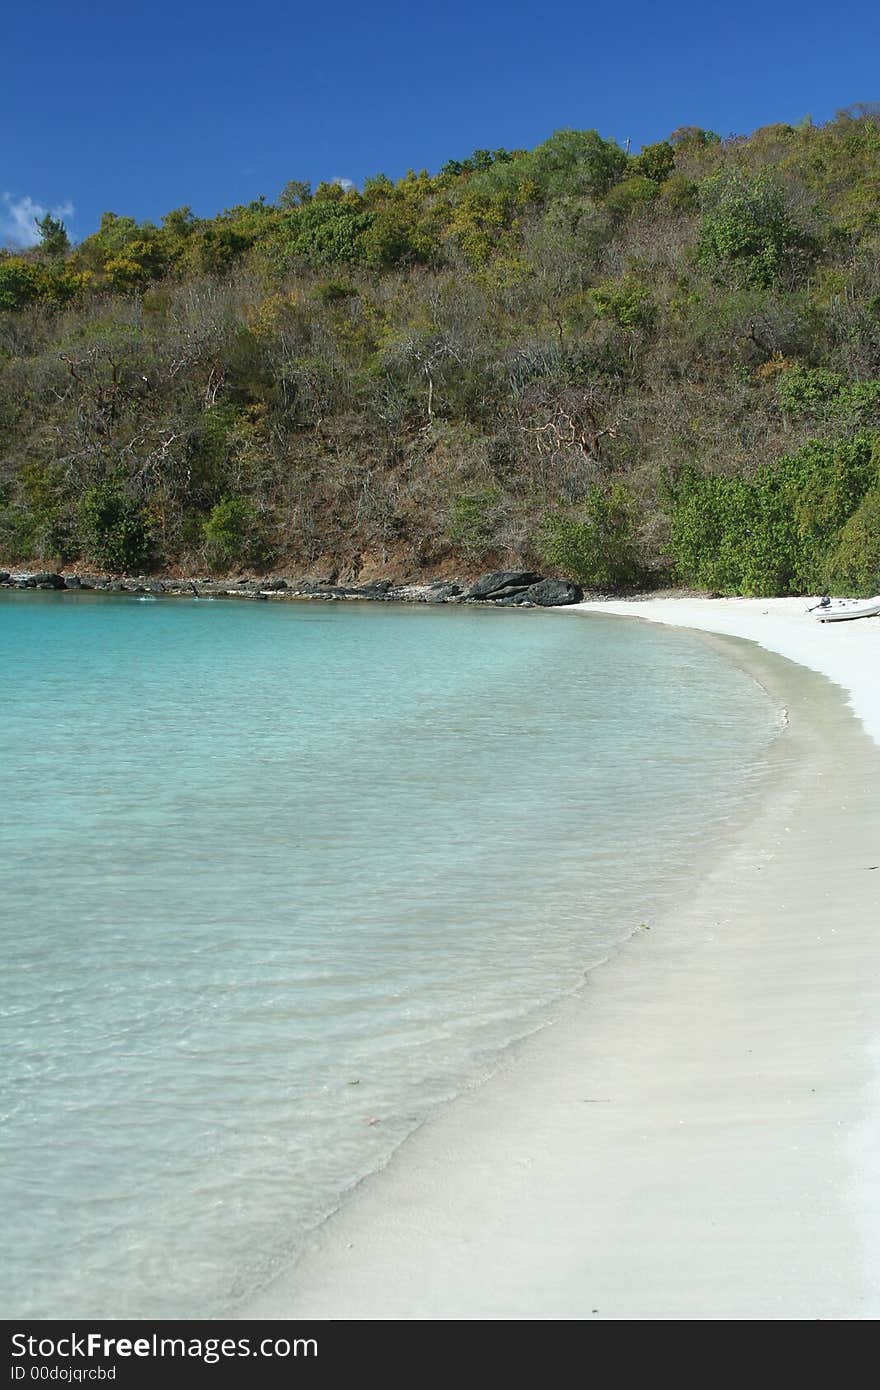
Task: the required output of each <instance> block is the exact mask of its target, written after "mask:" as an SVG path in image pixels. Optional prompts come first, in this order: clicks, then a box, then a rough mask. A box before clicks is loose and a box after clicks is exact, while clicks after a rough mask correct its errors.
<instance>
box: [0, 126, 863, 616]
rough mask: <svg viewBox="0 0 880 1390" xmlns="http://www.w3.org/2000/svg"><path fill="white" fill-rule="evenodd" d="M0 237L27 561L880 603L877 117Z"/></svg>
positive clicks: (295, 188) (0, 390)
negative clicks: (543, 573)
mask: <svg viewBox="0 0 880 1390" xmlns="http://www.w3.org/2000/svg"><path fill="white" fill-rule="evenodd" d="M40 237H41V241H40V245H39V246H37V247H36V248H35V249H34V250H33V251H28V252H25V253H14V254H13V253H6V252H4V253H0V437H2V459H0V558H3V559H4V560H7V561H10V560H31V561H36V560H38V561H40V562H41V563H42V564H44V565H45V564H48V563H50V562H53V561H54V562H58V563H62V562H70V561H72V560H74V559H82V560H84V561H86V562H87V563H91V564H96V565H100V566H103V567H106V568H108V569H113V570H124V569H127V570H137V569H142V568H146V567H161V566H164V567H192V568H198V569H205V568H210V569H213V570H215V571H223V572H227V571H231V570H238V569H250V570H257V571H260V572H262V571H264V570H265V569H267V568H269V567H274V568H277V569H290V570H292V571H294V572H298V573H304V572H311V573H313V574H319V573H320V574H329V573H332V572H337V573H338V574H339V575H340V576H345V577H349V578H351V577H357V576H358V575H361V574H363V575H367V574H368V573H370V572H373V573H377V572H383V573H388V574H396V575H397V576H403V575H407V576H414V575H417V574H418V573H420V572H434V573H436V572H440V571H445V572H447V573H452V572H454V571H459V572H461V571H473V570H476V569H479V568H481V567H483V568H485V567H491V566H493V565H496V564H511V565H514V564H515V565H522V566H528V567H531V566H538V567H543V568H545V569H547V568H550V569H555V570H557V571H558V572H565V573H568V574H570V575H572V576H574V577H578V578H581V579H583V580H584V581H585V582H587V583H588V584H591V585H595V586H596V587H601V588H610V587H614V586H620V585H630V584H636V583H646V582H657V581H659V580H661V579H662V580H673V581H677V582H685V583H690V584H695V585H698V586H700V587H705V588H712V589H716V590H718V591H721V592H744V593H770V592H774V593H775V592H778V593H788V592H804V591H811V590H816V589H825V588H831V587H834V588H836V589H838V590H840V591H843V590H849V591H852V592H861V591H864V590H870V591H876V590H880V529H878V527H880V447H878V440H880V116H878V114H877V113H876V112H873V111H871V110H867V109H853V110H850V111H848V112H844V113H842V114H840V115H839V116H838V117H837V118H836V119H835V120H834V121H832V122H830V123H829V124H827V125H825V126H821V127H820V126H815V125H813V124H812V123H811V122H810V121H809V120H807V121H805V122H804V123H803V124H801V125H800V126H797V127H791V126H784V125H777V126H771V127H768V128H766V129H763V130H759V131H757V132H756V133H755V134H754V135H752V136H750V137H748V138H745V137H735V138H730V139H726V140H721V139H719V138H718V137H717V136H716V135H714V134H712V133H711V132H706V131H703V130H698V129H693V128H686V129H682V130H679V131H676V132H675V133H674V134H673V135H672V136H670V138H669V140H668V141H663V142H661V143H659V144H656V145H652V146H649V147H648V148H646V149H644V150H642V151H641V152H640V153H638V154H628V153H626V152H624V151H623V150H622V149H620V148H619V147H618V146H617V145H616V144H614V143H613V142H611V141H607V140H604V139H602V138H601V137H600V136H599V135H598V134H596V133H595V132H594V131H571V130H567V131H559V132H557V133H556V134H555V135H553V136H552V137H551V138H550V139H549V140H547V141H546V142H545V143H544V144H542V145H540V146H539V147H538V148H537V149H535V150H531V151H506V150H495V151H477V152H476V153H475V154H474V155H473V156H472V157H471V158H470V159H466V160H463V161H451V162H450V163H449V164H447V165H446V166H445V167H444V168H443V169H442V170H441V171H440V173H439V174H437V175H435V176H430V175H428V174H427V173H425V172H423V173H420V174H409V175H407V177H406V178H404V179H402V180H400V181H399V182H397V183H392V182H391V181H389V180H388V179H387V178H384V177H383V176H379V177H377V178H374V179H371V180H369V181H367V183H366V184H365V185H364V188H363V189H362V190H360V191H358V190H349V189H346V188H343V187H341V186H339V185H337V184H322V185H321V186H320V187H318V188H317V189H315V190H314V191H312V190H311V189H310V188H309V187H308V185H306V184H303V183H296V182H292V183H289V184H288V185H287V186H286V188H285V189H284V191H283V192H282V194H281V196H280V197H279V199H278V200H277V202H276V203H274V204H271V203H268V202H265V201H264V200H262V199H261V200H259V201H258V202H254V203H251V204H249V205H247V206H244V207H235V208H232V209H230V210H228V211H226V212H224V213H222V214H220V215H219V216H217V217H214V218H211V219H201V218H198V217H195V216H194V215H193V214H192V213H191V212H190V210H189V209H188V208H182V209H179V210H177V211H175V212H171V213H169V214H168V216H167V217H165V218H164V220H163V221H162V223H161V225H158V226H155V225H153V224H151V223H140V224H139V223H136V222H134V221H133V220H132V219H130V218H127V217H123V216H116V215H114V214H111V213H107V214H106V215H105V216H104V218H103V219H102V222H101V226H100V229H99V230H98V231H97V232H96V233H95V234H94V235H93V236H90V237H88V238H87V239H86V240H85V241H84V242H82V243H81V244H80V245H78V246H76V247H71V246H70V245H69V243H68V238H67V234H66V231H65V229H64V227H63V225H62V224H61V223H60V222H58V221H57V220H56V219H53V218H51V217H46V218H44V219H43V221H42V222H41V224H40Z"/></svg>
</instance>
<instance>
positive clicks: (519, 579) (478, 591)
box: [468, 570, 541, 598]
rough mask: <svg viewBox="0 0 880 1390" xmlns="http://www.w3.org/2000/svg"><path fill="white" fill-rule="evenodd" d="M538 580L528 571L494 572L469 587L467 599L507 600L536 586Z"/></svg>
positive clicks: (538, 576)
mask: <svg viewBox="0 0 880 1390" xmlns="http://www.w3.org/2000/svg"><path fill="white" fill-rule="evenodd" d="M540 578H541V576H540V575H539V574H533V573H532V572H531V571H530V570H495V571H493V573H492V574H484V575H483V576H482V578H480V579H478V580H477V582H476V584H472V585H471V587H470V589H469V590H468V598H507V597H509V596H510V595H511V594H517V593H522V592H523V590H525V589H528V587H529V586H530V585H531V584H537V583H538V581H539V580H540Z"/></svg>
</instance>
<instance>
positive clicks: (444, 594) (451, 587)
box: [425, 584, 461, 603]
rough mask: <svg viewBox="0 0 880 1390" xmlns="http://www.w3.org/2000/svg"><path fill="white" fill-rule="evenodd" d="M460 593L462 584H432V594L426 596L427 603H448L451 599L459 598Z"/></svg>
mask: <svg viewBox="0 0 880 1390" xmlns="http://www.w3.org/2000/svg"><path fill="white" fill-rule="evenodd" d="M460 593H461V585H460V584H432V585H431V590H430V593H428V594H426V595H425V602H426V603H448V602H449V600H450V599H451V598H458V596H459V594H460Z"/></svg>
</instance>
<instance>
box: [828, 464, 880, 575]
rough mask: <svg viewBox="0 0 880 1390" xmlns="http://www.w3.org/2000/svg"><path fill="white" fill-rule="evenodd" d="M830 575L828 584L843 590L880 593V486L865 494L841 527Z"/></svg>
mask: <svg viewBox="0 0 880 1390" xmlns="http://www.w3.org/2000/svg"><path fill="white" fill-rule="evenodd" d="M829 578H830V580H831V583H830V584H829V586H828V587H829V588H832V587H833V588H835V589H837V590H839V591H840V592H844V593H852V594H862V595H873V594H877V593H880V485H878V486H875V487H872V488H871V489H870V491H868V492H867V493H866V494H865V496H864V497H863V498H862V501H861V504H860V506H859V508H858V511H856V512H853V514H852V516H851V517H850V518H849V520H848V521H847V523H846V525H845V526H844V527H843V529H842V530H841V532H840V537H839V540H838V544H837V549H836V550H835V552H834V555H833V557H832V559H831V565H830V574H829Z"/></svg>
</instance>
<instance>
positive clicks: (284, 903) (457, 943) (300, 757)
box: [0, 594, 779, 1317]
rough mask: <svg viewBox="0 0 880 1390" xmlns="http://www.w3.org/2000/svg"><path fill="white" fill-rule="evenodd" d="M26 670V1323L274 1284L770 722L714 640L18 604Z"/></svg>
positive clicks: (18, 1076) (470, 1069)
mask: <svg viewBox="0 0 880 1390" xmlns="http://www.w3.org/2000/svg"><path fill="white" fill-rule="evenodd" d="M0 671H2V681H0V773H2V784H3V792H4V795H3V816H2V821H0V852H2V872H3V885H2V899H0V906H2V917H3V926H2V933H3V957H4V961H5V968H4V971H3V978H2V1001H0V1003H2V1027H3V1034H4V1039H3V1046H2V1069H3V1078H2V1098H0V1107H2V1115H0V1120H2V1132H0V1142H2V1149H3V1162H2V1167H0V1207H2V1212H3V1223H4V1228H5V1241H4V1245H5V1252H6V1253H5V1258H4V1260H3V1261H2V1263H0V1300H2V1306H3V1308H4V1312H5V1315H6V1316H7V1317H12V1316H22V1315H31V1316H37V1317H40V1316H42V1317H50V1316H56V1317H57V1316H65V1317H86V1316H98V1315H100V1316H105V1317H106V1316H110V1317H124V1316H134V1317H161V1316H169V1317H185V1316H196V1315H205V1316H211V1315H216V1314H219V1313H222V1312H223V1311H224V1310H225V1309H226V1308H228V1307H229V1306H230V1305H231V1304H232V1303H233V1302H234V1301H235V1300H236V1299H237V1298H239V1297H241V1296H243V1295H246V1294H247V1293H249V1292H250V1291H252V1290H254V1289H256V1287H258V1285H259V1284H260V1282H261V1281H263V1280H264V1279H265V1278H266V1277H267V1276H268V1274H269V1273H270V1272H271V1271H272V1269H273V1267H275V1266H276V1265H277V1264H278V1262H280V1261H283V1260H284V1259H285V1258H287V1257H288V1256H289V1255H290V1253H291V1252H292V1251H293V1250H295V1248H296V1242H297V1238H298V1237H299V1236H301V1235H302V1233H303V1232H304V1231H306V1230H308V1229H310V1228H311V1227H312V1226H313V1225H314V1224H315V1222H316V1221H318V1220H319V1219H320V1218H321V1217H322V1216H323V1215H325V1214H326V1213H327V1212H328V1211H329V1210H330V1209H332V1207H333V1206H334V1205H335V1204H336V1203H337V1202H338V1200H339V1196H340V1194H341V1193H342V1192H343V1191H344V1189H345V1188H346V1187H347V1186H349V1185H351V1184H352V1183H353V1182H354V1181H355V1180H356V1179H357V1178H359V1177H361V1176H362V1175H364V1174H365V1173H367V1172H369V1171H371V1170H372V1169H373V1168H375V1167H376V1166H378V1165H379V1164H381V1163H382V1162H384V1161H385V1159H386V1158H387V1156H388V1155H389V1153H390V1152H391V1150H392V1149H393V1148H394V1147H395V1145H396V1144H397V1143H399V1141H400V1139H401V1138H402V1137H403V1136H404V1135H405V1134H407V1133H408V1132H409V1131H410V1130H411V1129H412V1128H413V1127H414V1126H415V1125H416V1124H417V1123H418V1122H419V1121H420V1120H421V1119H422V1118H424V1116H425V1114H426V1113H427V1112H428V1111H429V1110H430V1108H431V1106H432V1105H434V1104H436V1103H437V1102H438V1101H439V1100H441V1099H443V1098H446V1097H448V1096H450V1095H453V1094H455V1092H456V1091H458V1090H460V1089H461V1088H462V1086H463V1085H465V1084H467V1081H468V1079H469V1078H472V1077H473V1076H475V1075H476V1074H478V1072H479V1070H480V1068H484V1067H485V1066H486V1065H487V1064H489V1063H490V1062H491V1057H492V1056H493V1055H494V1054H496V1053H497V1050H498V1049H499V1048H501V1047H503V1046H504V1045H505V1044H507V1043H509V1042H510V1041H511V1040H512V1039H514V1038H516V1037H520V1036H522V1035H523V1034H524V1033H525V1032H527V1031H529V1030H530V1029H531V1028H534V1027H536V1026H538V1024H539V1023H540V1022H541V1021H542V1020H543V1019H544V1017H545V1016H546V1006H547V1004H548V1002H549V1001H551V1000H553V999H554V998H558V997H559V996H560V995H561V994H563V993H565V992H569V991H571V990H572V989H574V988H575V987H576V986H577V984H578V981H579V980H580V979H581V978H582V974H583V971H584V969H585V968H588V967H589V966H590V965H591V964H595V963H596V962H597V961H598V960H600V959H602V958H603V956H604V955H605V954H607V951H608V950H609V949H610V948H612V947H613V946H614V945H615V944H617V943H619V942H620V941H621V940H623V939H624V938H625V937H626V936H627V935H629V933H630V932H631V931H632V930H633V929H634V928H635V927H636V926H637V925H638V923H639V922H640V921H642V920H645V919H646V918H648V917H650V916H651V914H652V913H654V912H655V911H657V910H658V909H659V907H660V906H661V905H662V903H663V900H664V895H667V894H669V893H671V892H673V891H674V888H675V883H676V880H677V879H679V878H680V875H681V872H682V871H683V870H685V869H687V868H688V867H689V866H691V865H693V863H694V862H695V860H696V858H697V856H698V854H699V850H700V846H701V845H702V844H704V843H705V840H706V837H707V835H708V836H711V835H712V834H713V833H717V832H719V831H720V830H721V828H722V827H723V824H724V823H725V821H727V820H729V819H730V818H731V817H732V816H734V815H736V814H738V813H739V812H740V811H741V810H742V806H743V801H744V798H747V797H748V796H749V795H750V794H752V792H753V790H754V785H755V781H756V777H757V774H758V771H759V769H760V766H761V762H762V758H763V755H764V753H765V752H766V750H767V749H768V747H769V745H770V743H771V742H772V740H773V738H774V736H775V734H776V733H777V732H778V729H779V717H778V713H777V711H776V710H775V709H774V708H773V707H772V705H771V703H770V701H769V699H768V698H767V696H766V695H765V694H764V692H763V691H762V690H761V689H760V688H759V687H758V686H757V685H756V684H755V683H754V682H753V681H752V680H751V679H750V678H749V677H748V676H746V675H745V674H743V673H742V672H741V671H739V670H738V669H736V668H735V667H734V666H733V665H731V664H730V663H728V662H727V661H726V660H725V659H724V658H723V657H722V656H721V655H719V654H717V653H716V652H715V651H714V650H712V649H711V648H710V647H708V646H706V645H705V644H703V643H701V642H699V640H698V639H696V638H693V637H691V636H690V635H688V634H682V633H679V632H671V631H664V630H659V629H656V628H653V627H649V626H647V625H642V624H638V623H631V622H626V621H622V620H614V619H610V618H604V617H603V618H598V619H595V620H591V621H590V620H586V619H582V618H579V617H571V616H570V615H565V614H553V613H540V612H535V613H529V612H522V611H520V612H513V613H511V612H506V611H501V610H490V611H486V610H481V609H473V608H459V607H442V608H422V607H397V606H393V605H367V604H301V605H300V604H283V605H282V604H271V603H269V604H256V603H247V604H244V603H241V604H235V603H224V602H204V601H203V602H196V601H177V600H168V601H164V602H163V601H160V602H152V603H151V602H139V601H137V600H136V599H131V598H105V597H98V596H87V595H76V596H75V595H69V594H68V595H64V596H54V595H48V594H47V595H42V594H28V595H16V596H8V597H5V598H0ZM636 1022H637V1021H636V1020H634V1026H635V1024H636Z"/></svg>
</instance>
